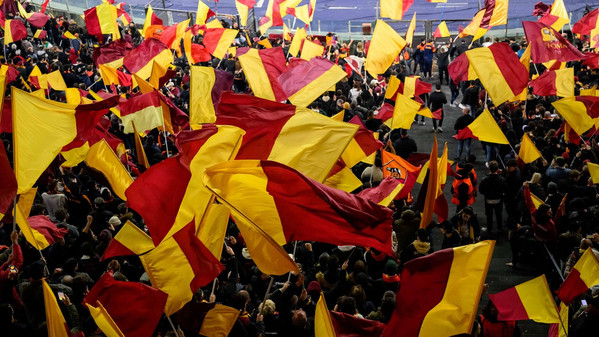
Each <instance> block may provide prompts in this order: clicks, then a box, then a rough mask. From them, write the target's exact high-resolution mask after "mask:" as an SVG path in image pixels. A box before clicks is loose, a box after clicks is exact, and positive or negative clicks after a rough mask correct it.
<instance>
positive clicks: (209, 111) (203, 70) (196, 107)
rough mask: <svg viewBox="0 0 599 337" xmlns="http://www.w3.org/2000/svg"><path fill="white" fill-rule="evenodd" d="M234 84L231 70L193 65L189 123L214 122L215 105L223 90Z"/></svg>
mask: <svg viewBox="0 0 599 337" xmlns="http://www.w3.org/2000/svg"><path fill="white" fill-rule="evenodd" d="M232 86H233V75H232V74H231V73H229V72H226V71H223V70H219V69H214V68H212V67H200V66H191V76H190V84H189V91H190V101H189V123H190V124H192V125H194V124H204V123H214V122H215V121H216V112H215V106H216V105H217V104H218V102H219V101H220V96H221V95H222V93H223V91H225V90H230V89H231V87H232ZM254 93H255V91H254Z"/></svg>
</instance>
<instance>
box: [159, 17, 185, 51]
mask: <svg viewBox="0 0 599 337" xmlns="http://www.w3.org/2000/svg"><path fill="white" fill-rule="evenodd" d="M190 20H191V19H187V20H184V21H181V22H179V23H177V24H174V25H172V26H169V27H165V28H164V29H163V30H162V34H161V35H160V41H162V43H164V44H165V45H166V46H167V47H169V48H170V49H176V50H180V49H181V39H182V38H183V35H184V34H185V29H186V28H188V26H189V21H190Z"/></svg>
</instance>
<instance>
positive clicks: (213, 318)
mask: <svg viewBox="0 0 599 337" xmlns="http://www.w3.org/2000/svg"><path fill="white" fill-rule="evenodd" d="M239 313H240V311H239V310H237V309H235V308H231V307H228V306H226V305H222V304H216V305H215V306H214V308H212V309H210V311H208V313H207V314H206V317H205V318H204V322H202V328H201V329H200V332H199V334H200V335H202V336H206V337H222V336H228V335H229V332H230V331H231V329H232V328H233V325H234V324H235V322H236V321H237V317H238V316H239Z"/></svg>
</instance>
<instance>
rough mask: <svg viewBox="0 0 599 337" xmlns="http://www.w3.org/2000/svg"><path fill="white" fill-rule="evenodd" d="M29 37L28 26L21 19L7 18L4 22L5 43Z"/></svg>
mask: <svg viewBox="0 0 599 337" xmlns="http://www.w3.org/2000/svg"><path fill="white" fill-rule="evenodd" d="M26 37H27V28H25V25H24V24H23V22H22V21H20V20H16V19H15V20H6V21H5V22H4V45H9V44H11V43H13V42H17V41H19V40H22V39H24V38H26Z"/></svg>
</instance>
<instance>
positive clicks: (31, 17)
mask: <svg viewBox="0 0 599 337" xmlns="http://www.w3.org/2000/svg"><path fill="white" fill-rule="evenodd" d="M17 8H18V9H19V14H21V17H23V18H25V19H27V21H29V23H30V24H31V25H32V26H34V27H36V28H42V27H44V26H45V25H46V22H48V20H50V16H49V15H46V14H44V13H43V12H42V13H38V12H33V13H27V11H26V10H25V8H23V5H21V3H20V2H19V1H17Z"/></svg>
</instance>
